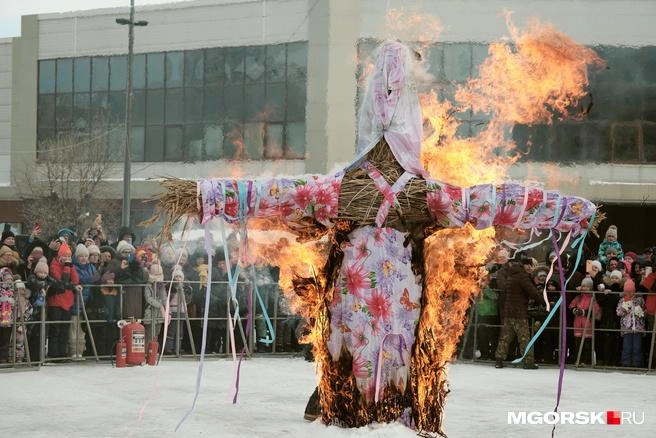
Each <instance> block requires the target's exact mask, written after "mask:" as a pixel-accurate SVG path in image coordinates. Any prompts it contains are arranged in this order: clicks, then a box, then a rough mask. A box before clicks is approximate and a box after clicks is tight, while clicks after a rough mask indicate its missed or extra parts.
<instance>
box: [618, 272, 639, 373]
mask: <svg viewBox="0 0 656 438" xmlns="http://www.w3.org/2000/svg"><path fill="white" fill-rule="evenodd" d="M617 315H618V316H620V317H621V319H620V329H621V332H622V366H625V367H629V366H630V367H637V368H639V367H641V366H642V333H643V332H644V330H645V300H644V299H642V297H640V296H637V295H635V284H634V283H633V280H626V282H625V283H624V295H623V297H622V298H620V301H619V302H618V303H617Z"/></svg>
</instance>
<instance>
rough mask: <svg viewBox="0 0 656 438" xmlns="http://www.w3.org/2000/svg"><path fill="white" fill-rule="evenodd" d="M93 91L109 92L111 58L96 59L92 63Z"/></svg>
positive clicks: (100, 57)
mask: <svg viewBox="0 0 656 438" xmlns="http://www.w3.org/2000/svg"><path fill="white" fill-rule="evenodd" d="M91 70H92V73H91V89H92V90H93V91H107V90H108V89H109V58H107V57H105V56H99V57H94V58H93V61H92V63H91Z"/></svg>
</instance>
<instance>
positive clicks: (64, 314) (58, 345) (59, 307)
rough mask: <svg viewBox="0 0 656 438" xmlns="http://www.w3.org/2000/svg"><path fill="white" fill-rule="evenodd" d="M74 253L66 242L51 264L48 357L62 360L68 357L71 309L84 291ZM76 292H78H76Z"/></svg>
mask: <svg viewBox="0 0 656 438" xmlns="http://www.w3.org/2000/svg"><path fill="white" fill-rule="evenodd" d="M72 257H73V253H72V252H71V249H70V248H69V247H68V244H66V243H65V242H64V243H62V244H61V246H60V247H59V251H58V252H57V257H56V258H55V259H53V260H52V262H50V276H51V277H52V278H53V283H52V285H51V286H50V288H49V289H48V300H47V301H48V321H51V322H52V323H51V324H49V325H48V357H49V358H56V359H60V360H61V359H62V358H64V357H65V356H66V347H67V344H68V332H69V324H68V322H69V321H70V319H71V308H72V307H73V304H74V302H75V294H76V292H77V291H78V290H79V291H81V290H82V287H81V286H80V279H79V277H78V276H77V271H76V270H75V268H74V267H73V263H72V262H71V259H72ZM74 291H76V292H74ZM58 321H60V322H58Z"/></svg>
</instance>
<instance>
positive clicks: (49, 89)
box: [39, 59, 57, 94]
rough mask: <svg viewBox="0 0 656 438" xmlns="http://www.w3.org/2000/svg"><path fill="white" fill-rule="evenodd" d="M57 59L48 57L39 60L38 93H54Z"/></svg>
mask: <svg viewBox="0 0 656 438" xmlns="http://www.w3.org/2000/svg"><path fill="white" fill-rule="evenodd" d="M56 66H57V61H56V60H54V59H48V60H45V61H41V62H39V93H40V94H43V93H54V92H55V79H56V75H57V73H56V71H57V70H56Z"/></svg>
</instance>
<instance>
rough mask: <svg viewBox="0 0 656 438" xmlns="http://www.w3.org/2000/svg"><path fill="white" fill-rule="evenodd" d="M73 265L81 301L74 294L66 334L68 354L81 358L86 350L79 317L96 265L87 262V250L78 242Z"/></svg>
mask: <svg viewBox="0 0 656 438" xmlns="http://www.w3.org/2000/svg"><path fill="white" fill-rule="evenodd" d="M73 266H75V270H76V271H77V275H78V277H79V279H80V284H81V285H83V287H82V302H80V294H76V295H75V303H74V304H73V307H72V308H71V330H70V333H69V334H68V339H69V342H68V354H69V355H70V356H71V357H72V358H73V359H81V358H82V353H84V352H85V351H86V350H87V347H86V344H87V339H86V335H85V331H84V330H82V325H81V324H80V318H81V317H82V316H83V315H84V312H83V307H82V306H83V304H84V306H88V304H89V298H90V297H91V284H92V283H93V280H94V278H95V275H96V267H95V266H94V265H92V264H91V263H89V250H88V248H87V247H86V246H84V245H83V244H81V243H80V244H78V245H77V247H76V248H75V257H74V260H73Z"/></svg>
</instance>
